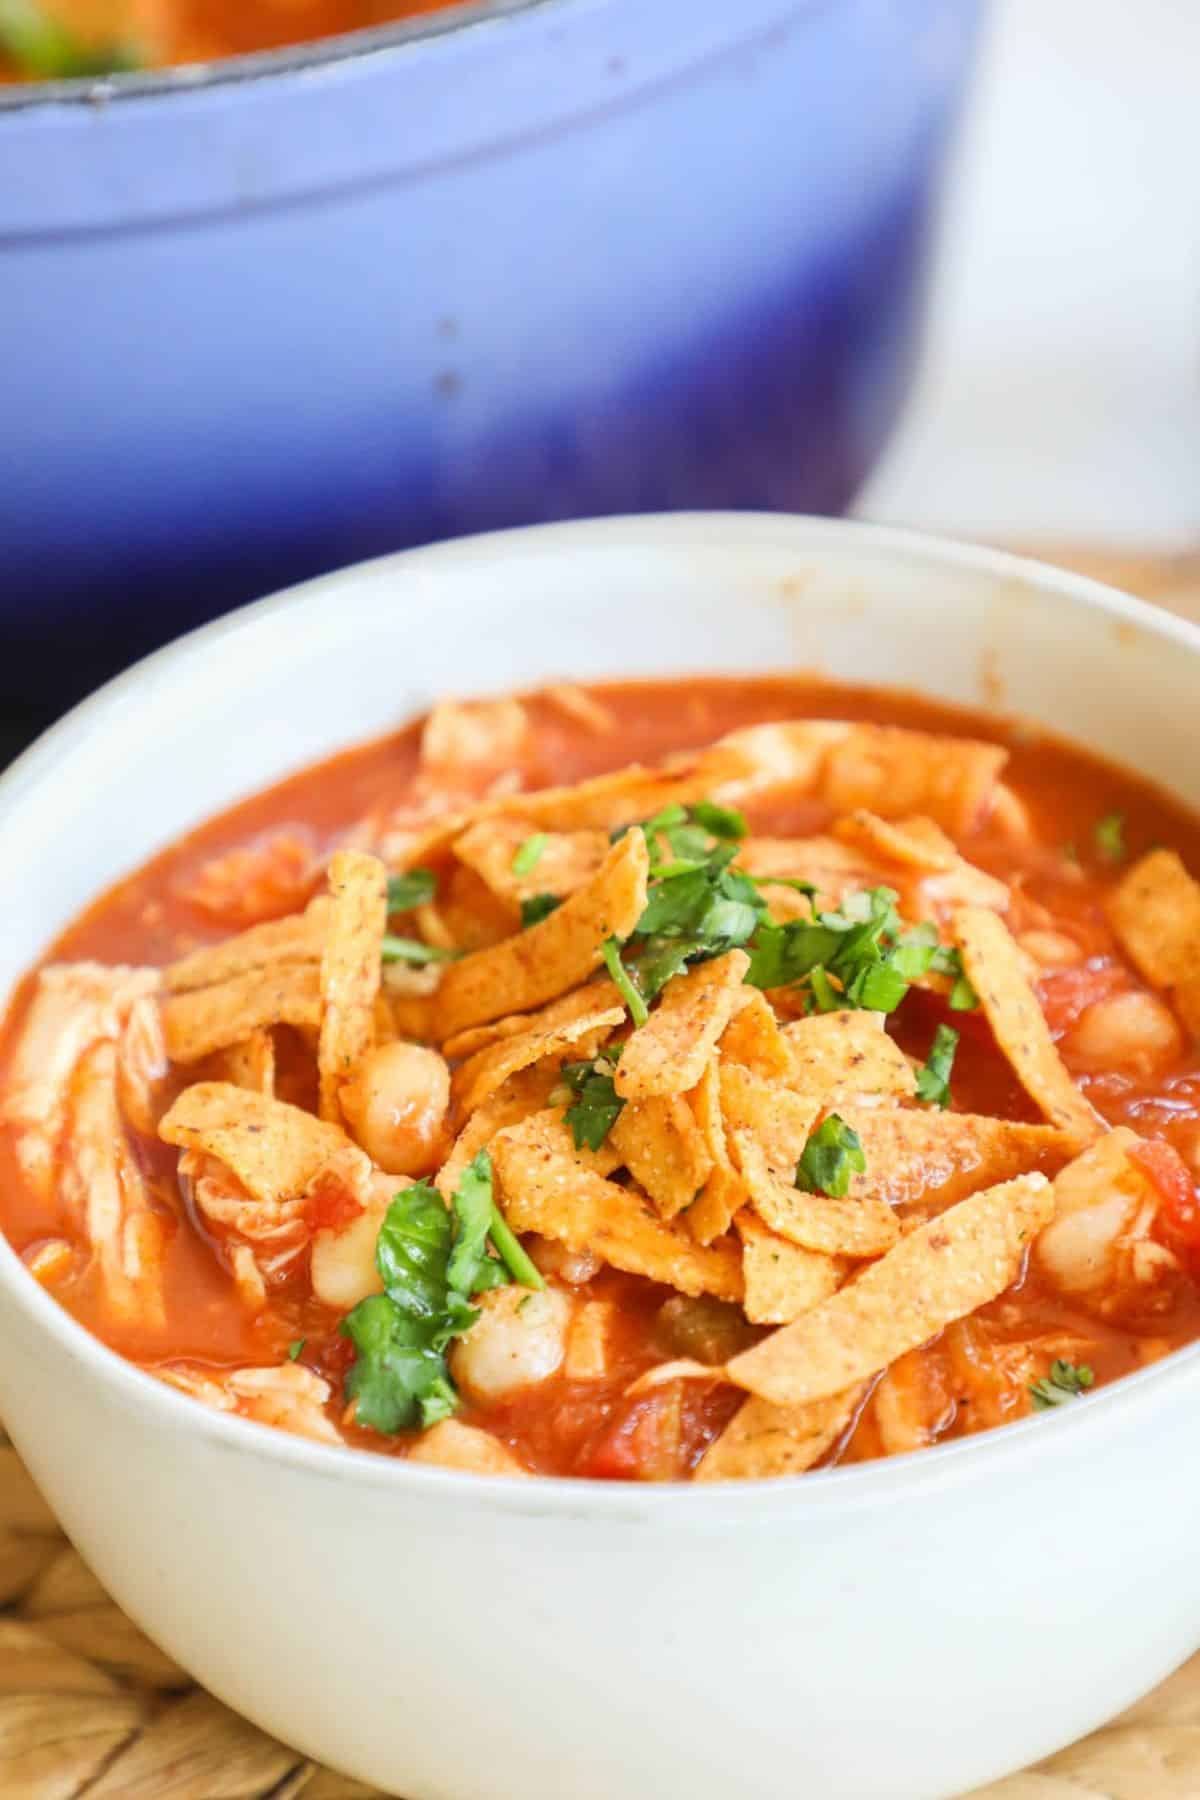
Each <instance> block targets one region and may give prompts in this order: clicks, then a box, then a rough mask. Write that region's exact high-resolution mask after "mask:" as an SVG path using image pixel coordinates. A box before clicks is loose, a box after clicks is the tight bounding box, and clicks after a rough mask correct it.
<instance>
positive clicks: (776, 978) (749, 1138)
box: [0, 678, 1200, 1481]
mask: <svg viewBox="0 0 1200 1800" xmlns="http://www.w3.org/2000/svg"><path fill="white" fill-rule="evenodd" d="M550 783H553V784H554V785H553V786H551V785H549V784H550ZM1198 858H1200V834H1198V830H1197V825H1196V822H1195V820H1193V819H1192V818H1191V817H1190V816H1188V815H1187V814H1185V813H1184V812H1183V811H1182V810H1181V809H1180V808H1179V807H1178V806H1176V805H1175V804H1174V803H1173V802H1171V801H1170V800H1169V799H1168V798H1166V797H1165V796H1164V795H1162V794H1161V793H1159V792H1157V791H1155V790H1153V789H1151V788H1150V787H1148V786H1147V785H1146V784H1144V783H1142V782H1140V781H1139V780H1137V778H1136V777H1134V776H1132V775H1129V774H1125V773H1120V772H1117V771H1115V770H1113V769H1111V768H1109V767H1108V766H1106V765H1105V764H1103V763H1101V762H1100V761H1098V760H1097V759H1095V758H1093V757H1091V756H1088V755H1085V754H1084V753H1083V752H1081V751H1079V750H1077V749H1074V748H1071V747H1069V746H1066V745H1063V744H1060V743H1058V742H1056V741H1055V740H1053V739H1051V738H1048V737H1046V736H1043V735H1040V734H1031V733H1030V732H1029V731H1027V730H1025V729H1018V728H1016V727H1010V726H1006V725H1004V724H1002V723H1001V722H999V721H997V720H995V719H991V718H987V717H983V716H976V715H973V714H967V713H963V712H960V711H957V710H951V709H949V708H945V707H937V706H934V705H931V704H927V703H925V702H922V701H919V700H917V699H914V698H912V697H910V696H905V695H898V694H888V693H883V692H877V691H872V690H857V689H852V688H847V687H840V686H830V685H825V684H820V683H816V682H813V681H808V680H801V679H798V678H797V679H780V680H771V681H763V680H738V681H734V680H729V681H721V680H715V679H713V680H689V681H687V682H654V683H643V684H621V685H610V686H604V687H595V688H587V689H584V688H577V687H558V688H552V689H547V690H545V691H542V692H538V693H535V694H532V695H526V696H523V697H520V698H511V699H504V700H487V701H478V702H473V703H460V702H447V703H444V704H443V705H440V706H438V707H437V708H435V710H434V711H433V713H431V714H430V715H429V717H428V718H427V719H426V720H424V721H423V722H421V723H420V724H418V725H414V726H412V727H410V728H408V729H406V730H404V731H402V732H400V733H399V734H398V735H396V736H394V737H390V738H388V739H385V740H383V741H380V742H377V743H373V744H369V745H367V746H366V747H363V748H360V749H355V750H351V751H348V752H346V753H345V754H343V755H341V756H339V757H336V758H334V759H333V760H331V761H329V762H326V763H324V764H322V765H320V766H319V767H316V768H314V769H310V770H307V771H305V772H303V773H301V774H299V775H297V776H295V777H293V778H292V779H290V780H288V781H286V782H284V783H282V784H281V785H280V786H278V787H276V788H274V789H272V790H270V791H269V792H267V793H264V794H261V795H259V796H257V797H256V798H254V799H252V800H250V801H248V802H246V803H245V804H244V805H242V806H239V807H237V808H235V809H234V810H233V811H231V812H229V813H227V814H225V815H223V816H222V817H220V818H218V819H215V820H214V821H212V822H211V823H209V824H207V825H205V826H204V827H202V828H201V829H200V830H198V831H196V832H194V833H192V834H191V835H190V836H188V837H186V838H184V839H182V840H181V841H180V842H179V843H177V844H176V845H174V846H172V847H171V848H170V849H168V850H166V851H165V852H164V853H163V854H161V855H160V856H159V857H157V858H156V859H155V860H154V861H153V862H151V863H150V864H148V865H147V866H146V867H145V868H143V869H141V870H139V871H138V872H137V873H136V874H134V875H132V876H130V877H129V878H128V879H126V880H125V881H123V882H122V883H121V884H119V885H118V886H117V887H115V888H114V889H112V890H111V891H110V892H109V893H107V894H106V895H104V896H103V897H102V898H101V899H100V900H98V901H97V902H96V904H95V905H94V906H93V907H92V908H91V909H90V910H89V911H88V912H87V913H86V914H84V915H83V916H82V917H81V918H80V919H78V920H77V921H76V922H75V923H74V924H73V925H71V926H70V927H69V928H68V930H67V931H66V932H64V933H63V935H62V936H61V938H60V939H59V940H58V942H57V943H56V944H55V945H54V946H53V949H52V950H51V952H50V954H49V955H48V957H47V958H46V961H45V962H44V964H43V965H42V966H41V967H40V968H39V969H38V970H36V971H34V972H33V973H31V975H30V976H29V977H28V978H27V980H26V981H25V983H24V984H23V986H22V988H21V990H20V991H19V993H18V994H17V995H16V996H15V998H14V1000H13V1003H12V1005H11V1007H10V1010H9V1014H8V1017H7V1021H6V1024H5V1027H4V1033H3V1038H2V1040H0V1222H2V1224H3V1227H4V1229H5V1231H6V1233H7V1235H8V1237H9V1239H10V1241H11V1242H12V1244H13V1245H14V1246H15V1248H16V1249H17V1251H18V1252H19V1254H20V1255H21V1257H22V1258H23V1260H24V1262H25V1264H26V1266H27V1268H28V1269H29V1271H30V1275H31V1277H32V1278H33V1279H36V1280H38V1281H39V1282H41V1283H43V1284H44V1286H45V1287H46V1288H47V1290H48V1291H49V1292H51V1293H52V1294H53V1295H55V1297H56V1298H57V1299H58V1300H59V1301H60V1303H61V1304H62V1305H63V1306H65V1307H66V1308H68V1309H69V1310H70V1312H71V1313H73V1314H74V1316H75V1317H76V1318H77V1319H79V1320H80V1321H81V1322H82V1323H83V1324H84V1325H86V1326H87V1327H88V1328H89V1329H90V1330H91V1331H93V1332H94V1333H96V1334H97V1335H98V1336H99V1337H100V1338H102V1339H103V1340H104V1341H105V1342H106V1343H107V1344H109V1345H110V1346H111V1347H112V1348H113V1349H114V1350H116V1351H118V1352H119V1353H120V1354H122V1355H124V1356H126V1357H128V1358H130V1359H132V1360H133V1361H135V1362H136V1363H138V1364H139V1365H141V1367H142V1368H144V1369H145V1370H147V1371H148V1372H150V1373H151V1374H153V1375H155V1376H156V1377H158V1378H159V1379H161V1380H163V1381H165V1382H168V1383H170V1384H171V1385H172V1386H174V1387H176V1388H178V1389H180V1390H182V1391H183V1392H185V1393H187V1394H190V1395H193V1396H194V1397H195V1398H196V1399H197V1400H198V1401H200V1402H203V1403H205V1404H207V1405H209V1406H212V1407H214V1408H217V1409H219V1410H222V1411H225V1412H229V1413H233V1414H237V1415H240V1416H243V1417H246V1418H248V1419H251V1420H255V1421H259V1422H261V1423H266V1424H269V1425H273V1426H276V1427H280V1428H282V1429H285V1430H291V1431H295V1432H299V1433H301V1434H302V1435H306V1436H308V1437H311V1438H313V1439H316V1440H317V1441H319V1442H322V1443H327V1444H332V1445H347V1446H351V1447H354V1448H357V1449H361V1450H366V1451H371V1452H374V1453H379V1454H384V1455H390V1456H395V1457H404V1458H409V1459H410V1460H413V1461H417V1462H426V1463H434V1464H439V1465H442V1466H448V1467H453V1468H460V1469H468V1470H474V1471H482V1472H492V1473H504V1474H510V1475H514V1476H529V1475H538V1474H542V1475H547V1474H549V1475H569V1476H589V1477H597V1478H609V1479H637V1480H700V1481H711V1480H722V1479H736V1478H747V1477H757V1476H769V1475H782V1474H800V1473H802V1472H804V1471H805V1470H807V1469H810V1468H815V1467H821V1466H828V1465H829V1464H831V1463H848V1462H854V1461H859V1460H863V1459H868V1458H875V1457H881V1456H887V1455H892V1454H896V1453H898V1452H901V1451H907V1450H914V1449H919V1448H922V1447H924V1446H927V1445H931V1444H935V1443H939V1442H944V1441H947V1440H949V1439H953V1438H958V1437H962V1436H965V1435H968V1434H971V1433H975V1432H979V1431H983V1430H988V1429H991V1428H993V1427H996V1426H999V1425H1002V1424H1004V1423H1005V1422H1007V1421H1010V1420H1013V1419H1017V1418H1022V1417H1026V1416H1028V1415H1029V1414H1030V1413H1031V1412H1039V1411H1053V1410H1056V1409H1058V1408H1060V1407H1073V1406H1077V1405H1086V1404H1088V1397H1089V1395H1090V1394H1092V1393H1093V1392H1094V1391H1095V1389H1096V1388H1098V1387H1100V1386H1103V1385H1104V1384H1105V1383H1107V1382H1109V1381H1112V1380H1114V1379H1117V1378H1119V1377H1120V1376H1122V1375H1124V1374H1126V1373H1128V1372H1130V1371H1133V1370H1135V1369H1138V1368H1140V1367H1143V1366H1145V1365H1146V1364H1147V1363H1150V1362H1152V1361H1154V1360H1156V1359H1158V1358H1160V1357H1162V1356H1164V1355H1166V1354H1167V1353H1169V1352H1170V1351H1171V1350H1173V1349H1175V1348H1177V1347H1179V1346H1181V1345H1183V1344H1185V1343H1188V1342H1189V1341H1191V1340H1192V1339H1193V1338H1194V1337H1195V1336H1197V1334H1198V1333H1200V1294H1198V1291H1197V1287H1196V1275H1197V1272H1198V1271H1200V1261H1198V1258H1200V1214H1198V1212H1197V1207H1196V1193H1195V1187H1194V1175H1195V1172H1196V1170H1197V1168H1200V1055H1198V1054H1197V1051H1196V1047H1195V1037H1196V1033H1197V1031H1200V952H1197V950H1196V948H1195V946H1196V944H1197V943H1200V935H1198V933H1197V921H1198V918H1200V886H1198V885H1197V884H1196V883H1195V882H1194V881H1193V879H1192V877H1191V876H1190V875H1189V874H1188V872H1187V867H1186V864H1187V863H1191V864H1192V865H1193V866H1195V864H1196V862H1197V859H1198Z"/></svg>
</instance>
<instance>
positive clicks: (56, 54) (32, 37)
mask: <svg viewBox="0 0 1200 1800" xmlns="http://www.w3.org/2000/svg"><path fill="white" fill-rule="evenodd" d="M0 56H6V57H8V58H9V59H10V61H12V62H14V63H15V64H16V65H17V67H18V69H20V71H21V73H22V74H23V75H28V76H31V77H32V79H33V80H35V81H73V80H79V79H82V78H84V77H86V76H89V75H117V74H121V73H123V72H124V71H126V70H129V69H139V68H141V67H142V64H143V61H144V59H143V57H142V56H141V54H140V53H139V51H138V50H137V49H136V48H135V47H134V45H132V44H126V43H117V42H112V43H99V44H88V43H85V42H84V41H83V40H82V39H80V38H78V37H76V35H75V33H74V32H73V31H69V30H68V29H67V27H66V26H65V25H63V24H61V23H60V22H59V20H58V19H56V18H54V17H53V16H52V15H51V14H50V13H48V12H46V11H45V10H44V9H43V8H42V7H41V6H39V5H38V4H37V0H0Z"/></svg>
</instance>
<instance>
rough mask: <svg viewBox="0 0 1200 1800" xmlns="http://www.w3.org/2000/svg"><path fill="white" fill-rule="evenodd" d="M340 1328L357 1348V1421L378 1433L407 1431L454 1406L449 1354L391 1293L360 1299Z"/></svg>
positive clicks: (350, 1381)
mask: <svg viewBox="0 0 1200 1800" xmlns="http://www.w3.org/2000/svg"><path fill="white" fill-rule="evenodd" d="M342 1332H343V1334H344V1336H346V1337H348V1338H349V1339H350V1341H351V1343H352V1344H353V1345H354V1348H355V1350H356V1352H357V1355H356V1357H355V1361H354V1365H353V1367H352V1368H351V1370H350V1372H349V1374H348V1375H347V1376H346V1397H347V1399H350V1400H353V1401H354V1402H355V1403H356V1404H355V1413H354V1416H355V1421H356V1423H358V1424H359V1425H369V1426H370V1427H371V1428H372V1430H374V1431H382V1432H388V1433H391V1432H395V1431H407V1430H411V1429H412V1427H413V1426H415V1425H418V1424H420V1425H422V1426H428V1425H433V1424H436V1423H437V1421H438V1420H439V1419H445V1418H448V1417H449V1415H450V1414H451V1413H452V1412H453V1411H454V1410H455V1407H456V1405H457V1396H456V1394H455V1391H454V1387H453V1384H452V1382H451V1380H450V1377H449V1374H448V1373H447V1370H446V1359H445V1357H444V1356H443V1355H442V1353H441V1352H440V1351H438V1350H434V1349H433V1348H432V1347H431V1346H430V1345H429V1344H428V1343H426V1342H425V1341H424V1339H423V1337H422V1334H421V1331H420V1327H419V1325H418V1324H417V1322H416V1321H415V1320H413V1319H411V1318H410V1317H409V1316H408V1315H407V1314H406V1313H405V1312H403V1311H402V1310H401V1308H400V1307H399V1306H397V1305H396V1303H395V1301H394V1300H392V1299H390V1298H389V1296H388V1295H387V1294H370V1295H369V1296H368V1297H367V1299H365V1300H360V1301H359V1303H358V1305H357V1306H356V1307H355V1308H354V1311H353V1312H351V1313H347V1315H346V1317H345V1318H344V1319H343V1320H342Z"/></svg>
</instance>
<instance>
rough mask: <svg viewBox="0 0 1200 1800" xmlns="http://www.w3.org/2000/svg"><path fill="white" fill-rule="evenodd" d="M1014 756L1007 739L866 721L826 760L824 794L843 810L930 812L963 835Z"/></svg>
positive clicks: (898, 815) (890, 815) (888, 814)
mask: <svg viewBox="0 0 1200 1800" xmlns="http://www.w3.org/2000/svg"><path fill="white" fill-rule="evenodd" d="M1007 761H1008V751H1007V750H1005V749H1004V748H1003V746H1002V745H1000V744H987V743H983V742H981V741H980V740H978V739H975V738H960V737H945V736H939V735H936V734H934V733H932V732H926V731H909V730H907V729H906V728H905V727H903V726H899V725H868V724H858V725H854V726H853V727H852V728H851V729H850V731H849V732H848V733H847V735H846V737H845V738H844V739H843V740H842V742H841V743H839V744H835V745H834V746H833V748H832V749H831V751H830V753H829V755H828V757H827V758H826V761H825V766H824V769H823V770H822V778H821V797H822V799H824V800H825V801H826V802H827V803H828V804H829V805H830V806H831V807H832V808H833V810H834V812H836V813H848V812H853V811H855V810H858V809H865V810H869V811H871V812H875V813H878V814H879V815H880V816H881V817H882V818H885V819H903V818H905V817H906V816H908V815H910V814H913V813H921V814H925V815H927V816H928V817H929V818H930V819H931V820H932V821H933V823H934V824H935V825H940V826H941V827H942V828H943V830H945V831H948V832H950V833H951V835H953V836H958V835H960V834H961V833H962V832H964V831H967V830H969V828H970V827H971V825H973V824H974V822H975V820H976V819H977V818H978V816H979V814H980V813H981V812H982V811H983V808H984V805H985V803H986V802H987V800H988V799H989V798H990V796H991V793H992V790H993V788H994V787H995V785H996V783H997V781H998V780H999V778H1000V772H1001V770H1002V769H1003V767H1004V765H1005V763H1006V762H1007Z"/></svg>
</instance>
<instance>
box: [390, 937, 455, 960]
mask: <svg viewBox="0 0 1200 1800" xmlns="http://www.w3.org/2000/svg"><path fill="white" fill-rule="evenodd" d="M380 955H381V957H382V958H383V960H384V962H385V963H393V962H402V963H431V962H452V961H453V959H454V958H455V957H456V956H457V955H458V951H457V950H442V949H439V947H438V946H437V945H436V944H423V943H421V941H420V939H419V938H409V937H394V936H393V935H392V933H391V932H390V931H389V932H388V933H387V934H386V935H385V937H384V940H383V943H382V945H381V947H380Z"/></svg>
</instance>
